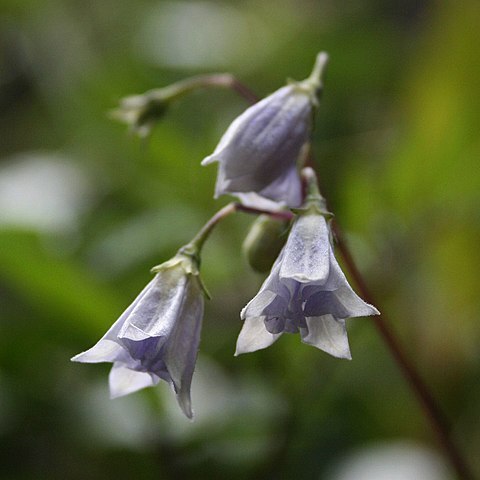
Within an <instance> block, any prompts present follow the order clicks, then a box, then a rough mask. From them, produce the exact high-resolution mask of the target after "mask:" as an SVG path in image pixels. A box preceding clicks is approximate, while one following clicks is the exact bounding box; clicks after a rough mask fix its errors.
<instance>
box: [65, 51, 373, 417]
mask: <svg viewBox="0 0 480 480" xmlns="http://www.w3.org/2000/svg"><path fill="white" fill-rule="evenodd" d="M326 62H327V55H326V54H325V53H320V54H319V55H318V57H317V60H316V63H315V66H314V69H313V71H312V74H311V75H310V76H309V77H308V78H307V79H306V80H304V81H302V82H290V83H289V85H287V86H285V87H282V88H280V89H279V90H277V91H276V92H274V93H273V94H272V95H270V96H268V97H266V98H265V99H264V100H262V101H260V102H258V103H257V104H255V105H253V106H252V107H250V108H249V109H247V110H246V111H245V112H244V113H243V114H242V115H240V116H239V117H238V118H237V119H236V120H234V121H233V123H232V124H231V125H230V127H229V128H228V129H227V131H226V132H225V134H224V135H223V137H222V138H221V140H220V142H219V144H218V146H217V148H216V149H215V151H214V152H213V153H212V155H210V156H208V157H207V158H205V159H204V160H203V162H202V165H206V164H209V163H212V162H218V164H219V168H218V177H217V183H216V188H215V196H216V197H218V196H220V195H223V194H230V195H233V196H236V197H237V198H238V199H239V200H240V202H241V205H243V207H242V208H243V209H246V210H249V211H255V212H263V213H268V214H271V215H273V216H274V217H275V216H278V215H280V213H279V210H281V211H282V212H284V213H285V215H288V216H290V217H292V216H293V222H292V227H291V230H290V233H289V235H288V238H287V240H286V243H285V245H284V246H283V248H282V249H281V251H280V254H279V255H278V258H277V259H276V261H275V263H274V264H273V267H272V269H271V272H270V274H269V275H268V278H267V279H266V280H265V282H264V283H263V285H262V287H261V288H260V291H259V292H258V294H257V295H256V296H255V297H254V298H253V299H252V300H251V301H250V302H249V303H248V304H247V306H246V307H245V308H244V309H243V310H242V312H241V318H242V320H244V324H243V328H242V330H241V332H240V335H239V337H238V341H237V347H236V355H238V354H241V353H246V352H253V351H255V350H259V349H262V348H265V347H268V346H269V345H271V344H272V343H273V342H275V341H276V340H277V339H278V338H279V337H280V336H281V335H282V334H283V333H284V332H287V333H299V334H300V337H301V339H302V341H303V342H304V343H307V344H309V345H313V346H315V347H317V348H319V349H321V350H323V351H325V352H327V353H329V354H331V355H333V356H335V357H339V358H351V356H350V349H349V345H348V339H347V332H346V326H345V320H346V319H347V318H351V317H359V316H367V315H378V313H379V312H378V311H377V309H376V308H375V307H373V306H372V305H369V304H367V303H365V302H364V301H363V300H362V299H361V298H360V297H358V296H357V295H356V293H355V292H354V291H353V290H352V288H351V287H350V285H349V284H348V282H347V279H346V278H345V275H344V274H343V272H342V271H341V269H340V267H339V265H338V263H337V260H336V259H335V256H334V252H333V247H332V241H331V237H332V235H331V231H330V226H329V222H330V219H331V216H332V215H331V214H330V213H328V212H327V211H326V205H325V201H324V199H323V198H322V197H321V195H320V193H319V191H318V187H317V182H316V176H315V173H314V172H313V170H312V169H311V168H304V169H303V170H301V167H302V162H303V157H304V152H305V149H306V148H308V145H309V138H310V134H311V129H312V118H313V113H314V110H315V108H316V107H317V106H318V100H317V95H318V93H319V91H320V90H321V88H322V74H323V71H324V68H325V65H326ZM177 90H178V89H177ZM175 91H176V90H175ZM150 97H151V95H150V96H148V95H147V97H135V98H134V99H133V100H132V99H130V100H129V102H127V103H126V104H125V105H124V111H123V115H124V119H126V120H128V121H129V122H130V123H131V125H132V126H133V127H134V128H137V129H150V128H151V123H150V119H152V118H154V117H155V115H156V113H159V112H160V111H158V112H157V110H155V109H154V110H153V113H152V109H148V108H146V107H148V105H151V102H150V103H149V102H147V100H149V99H150V100H151V98H150ZM152 98H153V97H152ZM162 98H163V97H162ZM130 107H132V108H130ZM146 112H147V113H148V115H147V113H146ZM154 114H155V115H154ZM125 115H129V116H128V118H127V117H125ZM142 131H143V130H142ZM146 132H147V130H145V132H144V133H146ZM300 171H301V172H302V173H301V174H300ZM231 205H232V206H231V207H229V206H227V207H225V208H224V209H223V210H221V211H220V212H219V213H217V214H216V215H215V216H214V217H212V219H211V220H210V221H209V222H208V223H207V224H206V225H205V227H204V228H203V229H202V230H201V231H200V232H199V234H198V235H197V236H196V237H195V238H194V239H193V240H192V241H191V242H190V243H189V244H188V245H186V246H185V247H183V248H182V249H180V250H179V252H178V253H177V255H176V256H175V257H174V258H172V259H171V260H169V261H168V262H166V263H164V264H162V265H160V266H158V267H155V268H154V269H153V271H154V272H155V273H156V276H155V277H154V278H153V280H152V281H151V282H150V283H149V284H148V285H147V286H146V287H145V289H144V290H143V291H142V292H141V293H140V295H139V296H138V297H137V298H136V299H135V300H134V302H133V303H132V304H131V305H130V307H128V308H127V310H125V312H124V313H123V314H122V315H121V316H120V318H119V319H118V320H117V321H116V322H115V323H114V325H113V326H112V327H111V328H110V329H109V330H108V331H107V333H106V334H105V335H104V336H103V338H102V339H101V340H100V341H99V342H98V343H97V344H96V345H95V346H93V347H92V348H91V349H90V350H87V351H86V352H83V353H80V354H79V355H77V356H75V357H73V359H72V360H74V361H77V362H85V363H96V362H112V363H113V367H112V369H111V372H110V377H109V381H110V392H111V396H112V397H118V396H122V395H126V394H128V393H132V392H134V391H137V390H139V389H141V388H144V387H147V386H151V385H156V384H157V383H158V382H159V381H160V380H164V381H166V382H167V383H169V384H170V385H171V387H172V388H173V390H174V391H175V394H176V396H177V400H178V403H179V405H180V407H181V409H182V411H183V412H184V413H185V415H186V416H187V417H189V418H191V417H192V408H191V401H190V387H191V382H192V376H193V372H194V368H195V361H196V357H197V352H198V347H199V342H200V329H201V324H202V317H203V307H204V293H205V290H204V288H203V285H202V282H201V280H200V276H199V265H200V253H201V247H202V245H203V243H204V241H205V240H206V238H207V237H208V235H209V234H210V232H211V230H212V228H213V227H214V226H215V225H216V223H217V222H218V221H219V220H221V219H222V218H223V217H224V216H226V215H227V214H228V213H232V212H233V211H234V210H235V209H236V208H238V207H236V205H237V204H231ZM287 207H289V208H294V209H293V210H292V211H289V210H286V208H287ZM299 207H300V208H299ZM292 212H293V213H292ZM255 228H256V231H255V235H254V238H253V240H252V239H250V240H249V241H248V242H247V244H248V245H250V246H252V245H255V246H257V247H258V246H260V249H261V247H262V243H263V242H262V240H261V232H262V231H267V229H268V232H269V235H270V236H271V235H272V232H278V231H279V229H280V230H282V229H283V227H282V224H281V223H280V224H279V225H275V226H273V227H272V225H269V224H268V222H266V221H264V219H262V221H261V222H257V223H256V224H255ZM259 232H260V236H259ZM264 245H265V243H264ZM268 245H272V249H273V250H276V249H277V248H278V249H280V248H281V244H279V241H278V238H273V241H272V238H271V239H270V240H269V243H268ZM247 248H248V247H247ZM260 251H261V252H262V254H261V255H264V252H265V250H264V249H263V250H260ZM277 251H278V250H277ZM257 256H258V255H257ZM250 258H255V255H250ZM272 261H273V259H272ZM260 263H261V268H262V269H264V267H265V265H267V266H268V261H262V262H260ZM270 265H271V262H270Z"/></svg>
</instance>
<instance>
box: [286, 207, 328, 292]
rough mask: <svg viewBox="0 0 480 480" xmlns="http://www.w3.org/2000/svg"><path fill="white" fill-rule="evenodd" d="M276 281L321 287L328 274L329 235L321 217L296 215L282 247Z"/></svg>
mask: <svg viewBox="0 0 480 480" xmlns="http://www.w3.org/2000/svg"><path fill="white" fill-rule="evenodd" d="M284 252H285V253H284V258H283V261H282V266H281V269H280V278H281V279H284V278H291V279H294V280H296V281H298V282H302V283H309V282H315V284H318V285H323V284H324V283H326V282H327V280H328V278H329V272H330V256H331V255H332V256H333V252H332V247H331V244H330V232H329V229H328V225H327V223H326V220H325V218H324V217H323V216H322V215H314V214H311V215H310V214H304V215H300V216H299V217H298V218H297V220H296V221H295V223H294V224H293V227H292V230H291V232H290V235H289V236H288V240H287V243H286V245H285V248H284Z"/></svg>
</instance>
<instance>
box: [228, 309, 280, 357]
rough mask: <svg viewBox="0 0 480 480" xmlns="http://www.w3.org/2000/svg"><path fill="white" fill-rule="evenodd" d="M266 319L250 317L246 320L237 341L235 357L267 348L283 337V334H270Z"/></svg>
mask: <svg viewBox="0 0 480 480" xmlns="http://www.w3.org/2000/svg"><path fill="white" fill-rule="evenodd" d="M264 319H265V317H248V318H246V319H245V322H244V324H243V327H242V330H241V331H240V335H239V336H238V339H237V348H236V350H235V356H237V355H240V354H242V353H248V352H255V351H256V350H261V349H262V348H267V347H269V346H270V345H272V343H274V342H275V341H276V340H277V339H278V338H279V337H280V336H281V335H282V334H281V333H277V334H272V333H270V332H268V331H267V329H266V328H265V323H264Z"/></svg>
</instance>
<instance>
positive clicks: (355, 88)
mask: <svg viewBox="0 0 480 480" xmlns="http://www.w3.org/2000/svg"><path fill="white" fill-rule="evenodd" d="M0 14H1V15H0V298H1V309H0V478H2V479H40V478H48V479H56V478H58V479H60V478H61V479H80V478H81V479H84V478H88V479H106V478H112V479H113V478H115V479H123V478H124V479H130V478H139V479H150V478H151V479H153V478H155V479H157V480H158V479H190V478H192V479H215V478H227V477H228V478H230V479H237V478H238V479H245V478H252V479H254V478H255V479H256V478H271V479H276V478H302V479H303V478H305V479H307V478H312V479H313V478H315V479H335V478H340V477H335V474H333V473H332V472H333V471H334V469H335V466H336V465H338V464H339V463H340V462H342V461H343V460H344V459H345V458H347V457H348V456H349V455H350V454H352V453H354V452H356V451H358V450H359V449H361V448H364V447H366V446H368V445H371V444H378V443H386V444H388V443H389V442H393V441H396V440H398V439H402V440H407V441H412V442H416V444H418V445H421V446H422V448H429V449H431V450H433V451H435V450H437V452H438V449H439V446H438V444H437V443H436V440H435V438H434V437H433V434H432V432H431V431H430V429H429V426H428V425H427V422H426V420H425V419H424V418H423V417H422V415H421V412H420V410H419V407H418V405H417V404H416V403H415V401H414V399H413V396H412V394H411V392H410V391H408V389H407V385H406V384H405V382H404V380H403V378H402V377H401V375H400V373H399V371H398V369H397V368H396V366H395V365H394V364H393V361H392V359H391V357H390V356H389V353H388V352H387V351H386V349H385V347H384V345H383V344H382V343H381V341H380V339H379V337H378V336H377V334H376V332H375V330H374V329H373V326H372V323H371V322H370V320H368V319H359V320H353V321H351V322H349V333H350V342H351V347H352V353H353V357H354V360H353V361H352V362H345V361H340V360H336V359H333V358H330V357H328V356H327V355H326V354H323V353H322V352H320V351H317V350H315V349H313V348H311V347H308V346H305V345H301V344H300V342H299V339H298V338H297V337H293V336H288V335H284V336H283V338H282V339H281V340H280V341H279V342H277V343H276V344H275V345H274V346H273V347H270V348H269V349H267V350H265V351H261V352H258V353H255V354H250V355H244V356H241V357H239V358H233V356H232V354H233V351H234V344H235V339H236V335H237V334H238V332H239V330H240V321H239V315H238V313H239V311H240V309H241V308H242V307H243V306H244V305H245V303H246V302H247V301H248V300H249V299H250V298H251V297H252V296H253V295H254V294H255V293H256V290H257V288H258V286H259V285H260V284H261V281H262V276H260V275H257V274H254V273H252V272H250V271H249V269H248V266H247V263H246V261H245V260H244V259H243V258H242V257H241V255H239V252H240V249H241V244H242V241H243V237H244V236H245V234H246V232H247V230H248V226H249V224H250V223H251V221H252V220H253V219H251V218H247V217H246V215H245V214H239V215H238V218H230V219H228V220H227V221H226V222H225V224H224V225H221V226H220V227H219V228H218V230H217V231H216V232H215V235H214V236H213V238H212V239H211V241H210V242H209V243H208V245H207V246H206V249H205V253H204V258H203V262H204V263H203V278H204V279H205V282H206V283H207V285H208V287H209V290H210V291H211V293H212V294H213V300H212V301H211V302H209V303H208V305H207V310H206V316H205V324H204V330H203V337H202V348H201V356H200V359H199V363H198V368H197V372H196V374H195V379H194V388H193V402H194V408H195V410H196V417H197V418H196V420H195V422H194V423H189V422H188V421H186V420H185V419H184V418H182V417H181V416H180V414H179V413H178V412H177V407H176V405H175V404H174V399H173V398H172V397H173V395H172V394H171V392H170V391H169V389H168V387H167V386H166V385H165V384H162V385H159V386H158V387H156V388H154V389H149V390H148V391H145V392H140V393H137V394H135V395H132V396H130V397H128V398H123V399H119V400H115V401H110V400H109V399H108V391H107V372H108V368H109V367H108V366H101V365H96V366H81V365H77V364H71V363H70V362H69V358H70V357H71V356H73V355H74V354H76V353H78V352H79V351H81V350H85V349H86V348H88V347H89V346H91V345H92V344H93V343H94V342H95V341H96V340H97V339H98V338H99V336H100V335H102V334H103V332H104V331H105V330H106V329H107V328H108V326H109V325H110V324H111V323H112V322H113V321H114V320H115V319H116V318H117V316H118V315H119V314H120V313H121V311H122V309H123V308H125V307H126V306H127V305H128V304H129V302H130V301H131V299H132V298H133V297H134V296H135V295H136V293H137V292H138V291H140V290H141V289H142V288H143V286H144V285H145V284H146V283H147V281H148V279H149V278H150V277H149V268H150V267H151V266H152V265H155V264H158V263H160V262H162V261H164V260H166V259H168V258H169V257H170V256H171V255H172V254H173V253H174V252H175V251H176V249H177V248H178V247H179V246H180V245H182V244H183V243H185V242H187V241H188V240H189V239H190V238H191V237H192V235H193V234H194V233H195V232H196V231H197V230H198V228H200V226H201V225H202V224H203V223H204V222H205V221H206V220H207V219H208V218H209V216H210V215H212V214H213V213H214V212H215V211H216V209H218V208H219V207H220V206H221V205H223V204H224V203H225V202H226V201H227V200H226V199H221V200H219V201H215V200H213V198H212V192H213V186H214V181H215V174H216V172H215V169H214V168H200V165H199V163H200V161H201V159H202V158H203V157H205V156H206V155H208V154H209V153H210V152H211V151H212V149H213V148H214V147H215V145H216V142H217V141H218V139H219V136H220V135H221V133H222V132H223V131H224V129H225V128H226V126H227V125H228V124H229V122H230V121H231V120H232V119H233V118H234V117H235V116H236V115H237V114H239V113H240V112H241V111H242V109H244V108H245V102H244V101H243V100H242V99H240V98H238V97H236V96H235V94H234V93H232V92H229V91H224V90H223V91H222V90H215V91H213V90H210V91H202V92H198V93H196V94H194V95H192V96H189V97H188V98H185V99H182V100H181V101H179V102H178V103H176V104H175V105H174V107H173V108H172V109H171V110H170V111H169V113H168V115H167V116H166V117H165V118H164V120H163V121H162V122H161V123H160V124H159V125H158V126H157V127H156V128H155V130H154V133H153V135H152V137H151V138H150V139H148V140H147V141H143V142H142V141H139V140H138V139H136V138H133V137H131V136H128V135H127V134H126V129H125V128H124V126H123V125H120V124H117V123H115V122H113V121H110V120H109V119H108V118H107V115H106V113H107V112H108V111H109V110H111V109H112V108H114V107H115V106H116V105H117V102H118V100H119V99H120V98H121V97H123V96H125V95H129V94H133V93H141V92H143V91H145V90H148V89H151V88H155V87H159V86H163V85H167V84H169V83H170V82H173V81H176V80H179V79H182V78H185V77H187V76H189V75H193V74H199V73H206V72H213V71H220V72H221V71H230V72H232V73H234V74H235V75H237V76H238V78H240V79H241V80H242V81H244V82H245V83H246V84H247V85H249V86H250V87H251V88H252V89H254V90H255V91H257V92H258V93H259V94H261V95H264V94H267V93H269V92H271V91H273V90H274V89H276V88H278V87H279V86H281V85H282V84H283V82H284V79H285V78H286V77H292V78H296V79H301V78H303V77H304V76H305V75H307V74H308V72H309V71H310V68H311V65H312V62H313V59H314V57H315V55H316V53H317V52H318V51H320V50H326V51H328V52H329V54H330V57H331V63H330V66H329V71H328V75H327V79H326V86H325V93H324V98H323V99H322V107H321V109H320V111H319V113H318V116H317V126H316V130H315V134H314V152H315V155H316V158H317V160H318V169H319V172H320V175H321V182H322V186H323V191H324V194H325V196H326V197H327V198H328V199H329V203H330V206H331V209H332V210H333V211H334V212H335V213H336V216H337V219H338V220H339V222H340V223H341V225H342V226H343V228H344V229H345V230H346V232H347V233H348V236H349V241H350V243H351V246H352V249H353V251H354V253H355V256H356V257H357V258H358V261H359V263H360V265H361V268H362V271H363V272H364V273H365V275H366V277H367V278H368V281H369V284H370V285H371V288H372V290H373V291H374V292H375V296H376V298H378V299H379V302H378V303H379V304H378V305H377V306H378V307H379V309H380V310H381V311H385V312H388V313H389V315H390V316H391V318H392V319H393V320H394V321H395V324H394V325H392V328H393V329H394V330H395V331H396V332H397V334H398V335H399V337H400V339H401V341H402V343H403V344H404V346H405V348H406V349H407V351H408V353H409V355H410V356H411V357H412V358H413V359H414V360H415V363H416V365H417V367H418V369H419V370H420V372H421V374H422V375H423V376H424V377H425V378H426V379H427V382H428V384H429V385H430V386H431V387H432V389H433V391H434V392H435V394H436V395H437V396H438V399H439V401H440V403H441V404H442V405H443V406H444V408H445V410H446V411H447V412H448V414H449V416H450V418H451V420H452V422H453V432H454V437H455V439H456V441H457V442H458V443H459V445H460V446H461V448H462V450H463V451H464V452H465V454H466V455H467V457H468V458H469V460H470V461H471V462H472V463H473V464H474V467H475V469H476V470H477V472H480V463H479V461H480V458H479V457H478V447H479V445H480V422H479V418H480V410H479V407H478V405H480V384H479V382H478V378H479V374H480V356H479V354H478V350H477V348H476V347H477V346H478V344H479V343H480V327H479V322H478V318H479V313H480V312H479V310H480V308H479V306H480V305H479V303H480V301H479V295H478V282H477V280H476V273H477V271H478V267H479V265H480V250H479V249H478V242H479V240H480V235H479V234H480V214H479V211H480V209H479V206H480V193H479V192H480V169H479V167H478V161H479V158H480V135H479V133H480V95H479V93H478V85H480V63H479V62H478V45H479V38H478V25H479V24H480V3H479V2H478V1H477V0H464V1H462V2H460V3H459V2H453V1H452V0H446V1H434V0H423V1H407V2H396V1H393V0H387V1H382V2H380V1H378V0H361V1H351V0H349V1H345V2H334V1H333V0H321V1H313V0H300V1H296V2H294V1H293V0H287V1H282V2H276V1H274V0H261V1H256V2H253V1H248V0H241V1H237V2H233V1H227V0H224V1H214V0H208V1H202V2H197V1H193V0H191V1H168V2H167V1H161V0H160V1H153V0H140V1H137V2H127V1H120V2H118V1H114V0H102V1H99V2H97V1H93V0H87V1H82V2H80V1H77V0H43V1H41V2H39V1H35V0H23V1H22V2H18V1H12V0H2V2H1V3H0ZM45 172H47V173H45ZM476 454H477V455H476ZM435 458H437V460H438V462H439V464H440V463H442V460H441V459H440V457H435ZM475 462H476V464H475ZM342 478H344V477H342ZM345 478H346V477H345ZM348 478H354V477H348ZM437 478H438V477H437Z"/></svg>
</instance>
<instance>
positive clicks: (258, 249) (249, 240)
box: [242, 215, 288, 273]
mask: <svg viewBox="0 0 480 480" xmlns="http://www.w3.org/2000/svg"><path fill="white" fill-rule="evenodd" d="M287 228H288V221H287V220H279V219H276V218H272V217H271V216H269V215H260V216H259V217H258V218H257V219H256V220H255V221H254V222H253V224H252V226H251V227H250V231H249V232H248V234H247V236H246V237H245V240H244V241H243V245H242V250H243V253H244V255H245V256H246V257H247V261H248V263H249V265H250V266H251V267H252V269H253V270H255V271H257V272H260V273H264V272H268V271H269V270H270V269H271V268H272V265H273V262H274V261H275V259H276V258H277V257H278V254H279V253H280V250H281V249H282V247H283V245H284V243H285V241H286V240H287V236H286V235H285V233H286V231H287Z"/></svg>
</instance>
